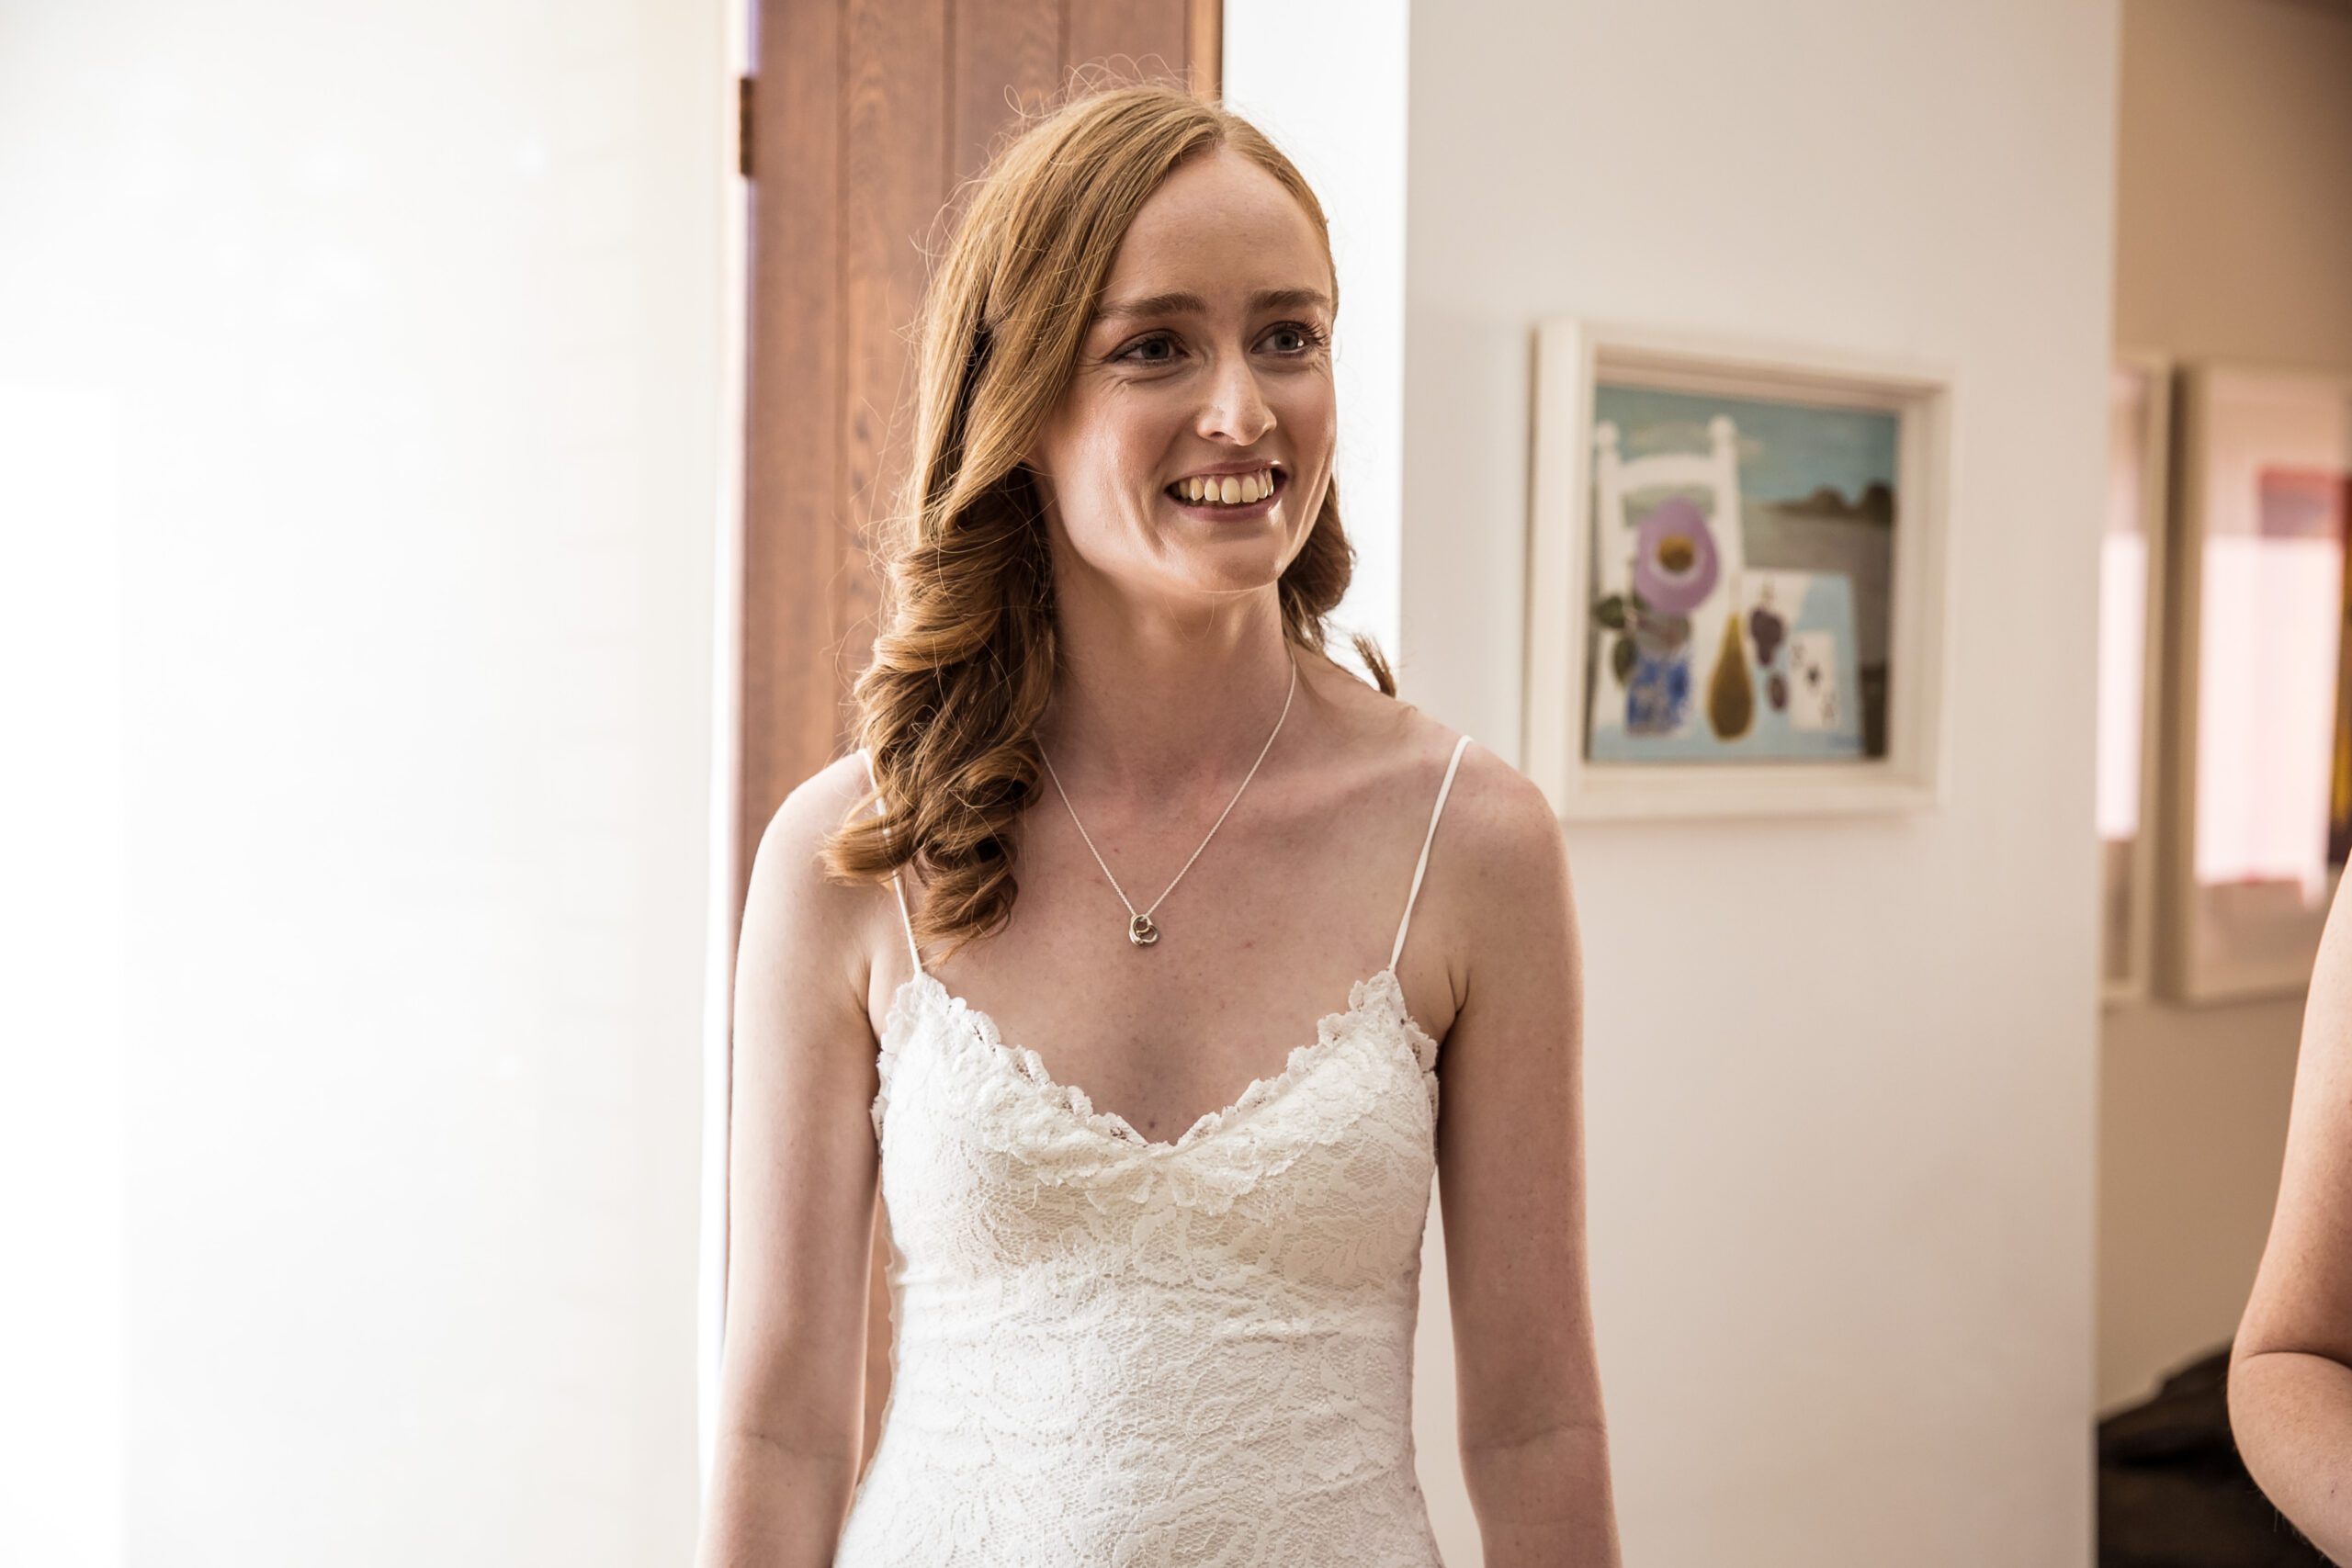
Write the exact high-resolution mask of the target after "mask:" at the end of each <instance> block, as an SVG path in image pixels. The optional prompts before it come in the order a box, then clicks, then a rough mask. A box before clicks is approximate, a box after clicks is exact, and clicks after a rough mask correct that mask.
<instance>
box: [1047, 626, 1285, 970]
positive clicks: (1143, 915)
mask: <svg viewBox="0 0 2352 1568" xmlns="http://www.w3.org/2000/svg"><path fill="white" fill-rule="evenodd" d="M1283 646H1284V648H1285V649H1288V646H1289V639H1287V638H1285V639H1283ZM1297 693H1298V655H1297V654H1296V653H1295V652H1292V653H1291V655H1290V689H1289V690H1288V691H1287V692H1284V693H1283V711H1282V713H1281V715H1280V716H1278V717H1276V718H1275V720H1274V728H1273V732H1272V734H1270V735H1268V736H1267V737H1266V743H1265V744H1264V745H1263V746H1261V747H1259V748H1258V761H1257V762H1252V763H1250V771H1249V772H1248V773H1244V774H1243V775H1242V776H1241V788H1240V789H1237V790H1235V791H1234V792H1233V798H1232V799H1231V800H1228V801H1227V802H1226V803H1225V809H1224V810H1223V811H1220V812H1218V813H1217V818H1216V821H1215V822H1213V823H1211V824H1210V825H1209V830H1208V836H1207V838H1204V839H1203V840H1201V842H1200V848H1199V849H1195V850H1194V851H1193V852H1192V855H1191V857H1190V858H1188V859H1187V860H1186V861H1185V862H1184V864H1183V866H1182V869H1180V870H1179V871H1178V872H1177V873H1176V877H1175V880H1174V881H1172V882H1170V883H1169V885H1168V886H1166V887H1164V888H1162V889H1160V893H1159V897H1157V898H1154V899H1153V900H1152V901H1151V908H1149V909H1138V908H1136V906H1135V900H1134V899H1132V898H1130V897H1127V890H1126V889H1125V888H1124V887H1121V886H1119V879H1118V878H1117V877H1115V876H1113V875H1112V874H1111V864H1110V863H1109V862H1108V861H1106V860H1104V859H1103V852H1102V851H1101V850H1098V849H1096V848H1095V847H1094V840H1093V838H1092V837H1091V835H1089V834H1088V832H1087V831H1086V824H1085V823H1083V822H1080V821H1079V819H1078V807H1075V806H1072V805H1070V803H1069V791H1068V790H1066V789H1064V788H1062V776H1061V774H1059V773H1055V772H1054V760H1053V759H1052V758H1051V757H1048V756H1046V746H1045V742H1044V741H1042V740H1041V741H1039V742H1038V743H1037V755H1038V757H1039V758H1040V759H1042V760H1043V761H1044V762H1045V764H1046V773H1049V774H1052V776H1053V781H1054V792H1055V793H1056V794H1057V795H1060V796H1061V797H1062V807H1063V808H1064V809H1065V810H1067V811H1069V819H1070V822H1071V824H1072V825H1073V826H1074V827H1076V828H1077V829H1078V836H1079V837H1080V839H1083V840H1086V849H1087V852H1088V853H1089V854H1091V855H1092V856H1093V857H1094V863H1095V864H1097V865H1099V866H1101V867H1102V868H1103V876H1104V877H1105V878H1107V879H1108V880H1109V882H1110V884H1111V890H1112V891H1113V892H1114V893H1116V894H1117V895H1118V896H1119V902H1120V903H1122V904H1125V906H1126V907H1127V916H1128V919H1127V940H1128V941H1129V942H1133V943H1134V944H1135V945H1136V946H1137V947H1149V946H1150V945H1151V944H1152V943H1153V942H1158V941H1159V926H1158V925H1157V924H1155V923H1154V922H1153V920H1152V918H1151V914H1152V909H1157V908H1159V906H1160V905H1161V904H1163V903H1165V902H1167V899H1168V895H1169V894H1170V893H1173V892H1175V891H1176V883H1178V882H1182V881H1183V880H1184V873H1185V872H1187V871H1190V870H1192V869H1193V861H1196V860H1198V859H1200V858H1201V850H1205V849H1207V848H1208V847H1209V840H1210V839H1214V838H1216V830H1217V829H1219V828H1222V827H1224V826H1225V819H1226V818H1227V817H1229V816H1231V815H1232V814H1233V808H1234V807H1236V806H1238V805H1239V804H1240V802H1241V793H1242V790H1246V789H1248V788H1249V787H1250V780H1251V779H1254V778H1256V777H1257V776H1258V762H1262V761H1265V760H1266V753H1267V752H1268V751H1270V750H1273V745H1274V736H1276V735H1280V734H1281V733H1282V732H1283V719H1286V718H1288V717H1289V716H1290V703H1291V698H1292V697H1294V696H1295V695H1296V694H1297Z"/></svg>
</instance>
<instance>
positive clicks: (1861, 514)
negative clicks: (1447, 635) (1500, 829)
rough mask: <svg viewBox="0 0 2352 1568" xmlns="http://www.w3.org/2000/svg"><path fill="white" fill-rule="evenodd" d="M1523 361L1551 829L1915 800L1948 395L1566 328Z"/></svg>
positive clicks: (1757, 348) (1537, 703) (1533, 696)
mask: <svg viewBox="0 0 2352 1568" xmlns="http://www.w3.org/2000/svg"><path fill="white" fill-rule="evenodd" d="M1535 355H1536V389H1535V474H1534V494H1533V504H1532V514H1531V519H1530V530H1529V548H1528V605H1527V613H1528V638H1527V670H1526V682H1525V689H1526V703H1527V712H1526V727H1527V748H1528V750H1527V757H1526V760H1525V762H1524V764H1523V765H1524V766H1525V768H1526V770H1527V773H1528V774H1529V776H1530V777H1532V778H1533V779H1534V780H1535V781H1536V782H1537V783H1538V784H1541V785H1543V787H1544V791H1545V792H1546V793H1547V794H1548V795H1550V796H1551V799H1552V803H1553V806H1554V807H1555V809H1556V810H1557V811H1558V812H1559V813H1560V814H1561V816H1562V817H1563V818H1674V817H1709V816H1736V815H1788V814H1802V813H1831V812H1851V811H1889V810H1897V811H1899V810H1910V809H1917V808H1921V807H1931V806H1933V805H1936V804H1937V803H1939V801H1940V800H1941V798H1942V795H1943V788H1944V765H1943V759H1944V753H1945V747H1944V743H1943V729H1944V714H1943V702H1942V693H1943V680H1942V659H1943V639H1944V625H1945V620H1946V607H1945V606H1946V595H1947V584H1948V582H1949V577H1948V575H1947V573H1946V572H1945V571H1944V567H1943V563H1944V539H1945V517H1946V512H1947V502H1946V498H1945V491H1946V486H1947V483H1948V479H1947V475H1948V472H1949V468H1950V453H1951V378H1950V377H1949V376H1948V375H1947V374H1945V373H1944V372H1942V371H1941V370H1939V369H1938V368H1936V367H1928V366H1921V365H1917V364H1909V363H1898V362H1895V361H1892V360H1884V359H1871V358H1863V357H1860V356H1856V355H1836V354H1825V353H1821V352H1817V351H1812V350H1799V349H1790V348H1781V347H1773V346H1770V345H1764V344H1743V343H1736V342H1729V341H1721V340H1715V339H1708V338H1699V337H1693V336H1689V335H1682V334H1674V333H1655V332H1640V331H1634V330H1631V329H1624V328H1617V327H1611V326H1606V325H1602V324H1600V323H1596V322H1594V321H1588V320H1585V319H1583V318H1578V317H1559V318H1555V319H1551V320H1547V321H1543V322H1542V323H1540V325H1539V326H1538V329H1537V333H1536V344H1535Z"/></svg>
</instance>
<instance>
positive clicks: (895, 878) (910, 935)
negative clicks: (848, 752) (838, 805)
mask: <svg viewBox="0 0 2352 1568" xmlns="http://www.w3.org/2000/svg"><path fill="white" fill-rule="evenodd" d="M857 754H858V755H859V756H861V757H863V758H865V782H866V783H867V784H869V785H871V786H872V787H873V788H874V789H875V791H876V793H877V794H878V793H879V792H880V790H881V788H882V786H881V784H878V783H876V780H875V777H874V753H873V752H872V751H871V750H867V749H866V748H865V747H860V748H858V753H857ZM882 808H883V802H882V801H880V800H876V801H875V803H874V815H876V817H879V816H881V815H882ZM890 886H891V888H892V889H893V890H894V891H895V892H897V894H898V895H899V927H900V929H902V930H903V931H905V932H906V933H907V956H908V957H909V958H911V959H913V960H914V964H915V973H916V974H918V975H921V974H922V973H924V970H923V966H922V948H920V947H917V946H916V945H915V918H914V916H913V914H912V913H910V911H909V910H908V908H907V885H906V883H905V882H903V881H902V880H900V879H899V874H898V873H897V872H895V871H893V872H892V873H891V874H890Z"/></svg>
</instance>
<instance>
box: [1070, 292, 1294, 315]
mask: <svg viewBox="0 0 2352 1568" xmlns="http://www.w3.org/2000/svg"><path fill="white" fill-rule="evenodd" d="M1308 305H1312V306H1317V307H1318V308H1320V309H1322V310H1329V309H1330V308H1331V301H1330V300H1329V299H1327V298H1326V297H1325V296H1324V295H1323V293H1322V292H1321V291H1320V290H1318V289H1314V288H1261V289H1260V290H1259V291H1258V292H1257V293H1255V294H1252V295H1251V296H1250V310H1253V311H1254V310H1298V309H1300V308H1302V307H1305V306H1308ZM1207 309H1208V304H1207V302H1206V301H1204V299H1202V298H1201V297H1200V296H1199V295H1197V294H1184V293H1169V294H1147V295H1145V296H1143V297H1142V298H1141V299H1114V300H1106V301H1105V302H1104V303H1103V308H1102V309H1101V310H1097V311H1095V312H1094V319H1095V320H1096V321H1109V320H1111V319H1112V318H1114V317H1117V316H1182V315H1188V314H1189V315H1195V316H1197V315H1199V314H1201V313H1202V312H1204V311H1205V310H1207Z"/></svg>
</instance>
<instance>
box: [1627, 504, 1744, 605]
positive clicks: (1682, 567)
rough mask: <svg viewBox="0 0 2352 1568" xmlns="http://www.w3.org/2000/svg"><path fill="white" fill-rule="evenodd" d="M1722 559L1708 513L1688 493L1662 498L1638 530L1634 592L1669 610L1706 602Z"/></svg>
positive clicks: (1635, 548) (1645, 599) (1712, 589)
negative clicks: (1717, 550) (1708, 520)
mask: <svg viewBox="0 0 2352 1568" xmlns="http://www.w3.org/2000/svg"><path fill="white" fill-rule="evenodd" d="M1722 565H1723V562H1722V558H1721V557H1720V556H1719V555H1718V554H1717V552H1716V549H1715V536H1714V534H1713V532H1712V531H1711V530H1710V529H1709V528H1708V527H1707V519H1706V516H1705V514H1704V513H1702V512H1701V511H1700V510H1699V504H1698V502H1694V501H1692V500H1691V499H1690V498H1689V497H1687V496H1679V495H1677V496H1669V497H1668V498H1667V499H1666V500H1664V501H1662V502H1658V504H1657V507H1656V508H1655V509H1653V510H1652V511H1651V513H1650V514H1649V515H1648V516H1647V517H1645V518H1643V519H1642V525H1641V526H1640V527H1639V528H1638V529H1636V530H1635V531H1634V592H1636V593H1639V594H1640V595H1641V596H1642V599H1643V601H1644V602H1645V603H1646V604H1649V605H1651V606H1653V607H1655V608H1657V609H1659V610H1662V611H1664V612H1666V613H1667V614H1668V615H1688V614H1689V613H1690V612H1691V611H1692V610H1695V609H1697V608H1698V607H1699V606H1700V605H1701V604H1704V603H1705V602H1706V598H1707V595H1708V594H1710V593H1712V592H1714V589H1715V578H1716V575H1717V573H1718V572H1720V571H1721V570H1722Z"/></svg>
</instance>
